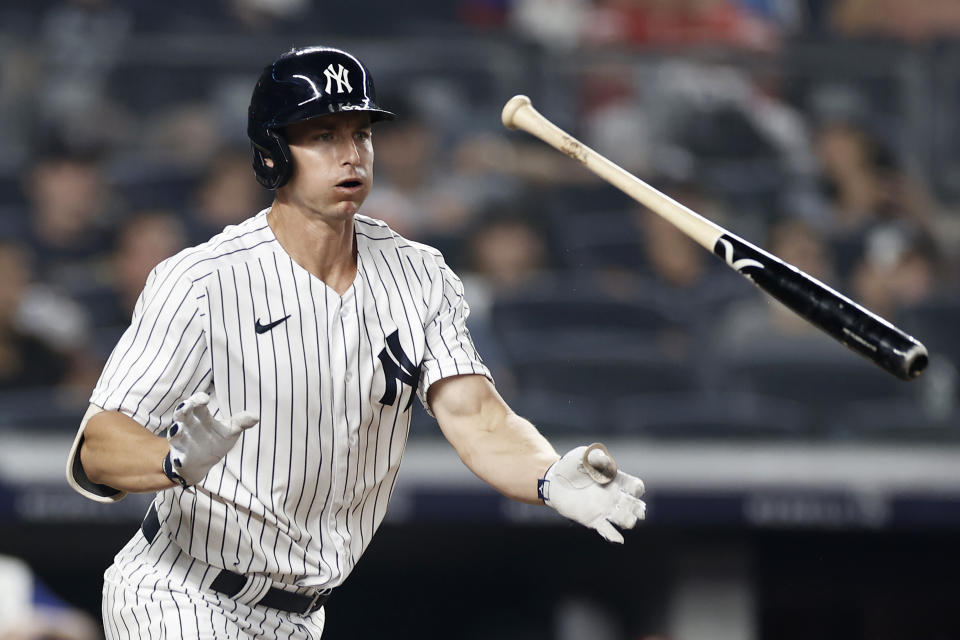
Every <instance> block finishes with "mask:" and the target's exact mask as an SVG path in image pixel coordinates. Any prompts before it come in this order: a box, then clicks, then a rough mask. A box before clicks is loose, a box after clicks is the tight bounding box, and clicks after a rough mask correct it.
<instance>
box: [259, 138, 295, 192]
mask: <svg viewBox="0 0 960 640" xmlns="http://www.w3.org/2000/svg"><path fill="white" fill-rule="evenodd" d="M264 134H265V135H263V136H258V138H259V140H258V141H257V142H251V143H250V152H251V155H252V160H253V171H254V173H255V174H256V176H257V181H258V182H259V183H260V184H262V185H263V186H264V187H266V188H267V189H270V190H271V191H273V190H276V189H279V188H280V187H282V186H283V185H285V184H286V183H287V181H288V180H289V179H290V175H291V174H292V173H293V158H292V157H291V155H290V147H289V146H288V145H287V141H286V140H285V139H284V138H283V136H281V135H278V134H277V133H275V132H274V131H271V130H269V129H267V130H266V131H264ZM267 159H270V160H272V161H273V166H272V167H271V166H270V165H269V164H267Z"/></svg>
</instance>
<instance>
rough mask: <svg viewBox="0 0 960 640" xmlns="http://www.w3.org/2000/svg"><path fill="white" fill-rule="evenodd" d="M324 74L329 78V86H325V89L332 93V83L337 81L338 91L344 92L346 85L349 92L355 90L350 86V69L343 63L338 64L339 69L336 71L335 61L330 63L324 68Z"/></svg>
mask: <svg viewBox="0 0 960 640" xmlns="http://www.w3.org/2000/svg"><path fill="white" fill-rule="evenodd" d="M323 75H324V76H326V78H327V86H326V87H324V91H326V92H327V93H330V83H331V82H336V83H337V93H343V91H344V89H343V88H344V87H346V88H347V89H346V90H347V92H348V93H349V92H350V91H353V87H351V86H350V78H349V76H350V70H349V69H347V68H346V67H344V66H343V65H342V64H338V65H337V70H336V71H334V69H333V63H331V64H328V65H327V68H326V69H324V70H323Z"/></svg>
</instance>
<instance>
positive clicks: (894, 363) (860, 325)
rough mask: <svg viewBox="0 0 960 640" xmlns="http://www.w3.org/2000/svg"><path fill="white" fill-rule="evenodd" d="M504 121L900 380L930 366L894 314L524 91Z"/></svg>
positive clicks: (920, 346)
mask: <svg viewBox="0 0 960 640" xmlns="http://www.w3.org/2000/svg"><path fill="white" fill-rule="evenodd" d="M501 117H502V120H503V124H504V126H505V127H507V128H508V129H522V130H523V131H526V132H527V133H529V134H531V135H533V136H535V137H537V138H540V139H541V140H543V141H544V142H546V143H547V144H549V145H550V146H552V147H554V148H555V149H557V150H558V151H561V152H563V153H565V154H566V155H568V156H570V157H571V158H573V159H574V160H578V161H580V162H581V163H583V164H584V165H585V166H586V167H587V168H588V169H589V170H590V171H592V172H593V173H595V174H597V175H598V176H600V177H601V178H603V179H604V180H606V181H607V182H609V183H610V184H612V185H613V186H615V187H617V188H618V189H620V190H621V191H623V192H624V193H626V194H627V195H628V196H630V197H631V198H633V199H634V200H636V201H637V202H639V203H640V204H642V205H644V206H646V207H647V208H648V209H651V210H652V211H653V212H654V213H656V214H658V215H660V216H661V217H662V218H664V219H665V220H667V221H668V222H670V223H671V224H673V225H674V226H676V227H677V228H678V229H680V231H682V232H683V233H685V234H686V235H687V236H689V237H690V238H692V239H693V240H694V241H695V242H697V243H698V244H700V245H701V246H703V247H704V248H705V249H707V250H708V251H711V252H713V253H714V254H716V255H717V256H719V257H720V258H722V259H723V260H724V261H725V262H726V263H727V265H729V266H730V268H732V269H734V270H735V271H737V272H738V273H740V274H741V275H742V276H744V277H745V278H747V279H748V280H750V281H751V282H753V283H754V284H755V285H756V286H758V287H759V288H760V289H762V290H764V291H766V292H767V293H768V294H770V295H771V296H773V297H774V298H776V299H777V300H779V301H780V302H782V303H783V304H784V305H786V306H787V307H789V308H790V309H791V310H792V311H794V312H795V313H797V314H798V315H800V316H801V317H802V318H804V319H806V320H807V321H808V322H810V323H811V324H813V325H814V326H816V327H817V328H819V329H821V330H823V331H824V332H826V333H827V334H828V335H830V336H831V337H833V338H834V339H836V340H838V341H839V342H840V343H842V344H843V345H845V346H846V347H848V348H849V349H851V350H852V351H855V352H857V353H859V354H860V355H862V356H864V357H866V358H868V359H869V360H871V361H872V362H874V363H875V364H877V365H878V366H879V367H881V368H882V369H884V370H885V371H887V372H889V373H891V374H893V375H895V376H897V377H898V378H900V379H902V380H910V379H912V378H915V377H917V376H918V375H920V373H922V372H923V370H924V369H925V368H926V366H927V360H928V357H927V348H926V347H925V346H923V344H921V343H920V342H919V341H918V340H916V339H915V338H914V337H912V336H910V335H907V334H906V333H904V332H903V331H901V330H900V329H898V328H897V327H895V326H894V325H892V324H891V323H890V322H888V321H886V320H884V319H883V318H881V317H880V316H878V315H876V314H875V313H873V312H871V311H869V310H868V309H865V308H864V307H862V306H860V305H859V304H857V303H856V302H854V301H852V300H850V299H849V298H847V297H846V296H844V295H842V294H840V293H838V292H837V291H834V290H833V289H831V288H830V287H828V286H827V285H825V284H823V283H822V282H820V281H818V280H816V279H815V278H813V277H811V276H809V275H807V274H806V273H804V272H803V271H801V270H800V269H798V268H796V267H794V266H793V265H791V264H788V263H786V262H784V261H783V260H781V259H780V258H778V257H776V256H775V255H773V254H771V253H768V252H766V251H764V250H763V249H761V248H759V247H756V246H754V245H752V244H750V243H749V242H747V241H746V240H744V239H742V238H740V237H738V236H736V235H734V234H733V233H731V232H730V231H728V230H726V229H724V228H723V227H721V226H719V225H717V224H715V223H713V222H711V221H710V220H707V219H706V218H704V217H703V216H701V215H700V214H698V213H696V212H694V211H692V210H691V209H689V208H687V207H685V206H683V205H682V204H680V203H679V202H677V201H676V200H674V199H672V198H670V197H669V196H667V195H666V194H664V193H662V192H660V191H658V190H657V189H655V188H653V187H651V186H650V185H649V184H647V183H646V182H644V181H643V180H641V179H640V178H638V177H636V176H635V175H633V174H631V173H630V172H628V171H627V170H625V169H623V168H622V167H620V166H619V165H617V164H615V163H614V162H612V161H610V160H609V159H608V158H606V157H604V156H603V155H601V154H600V153H598V152H597V151H594V150H593V149H591V148H590V147H588V146H586V145H585V144H583V143H581V142H580V141H579V140H577V139H576V138H574V137H573V136H571V135H569V134H568V133H567V132H565V131H564V130H563V129H561V128H560V127H558V126H556V125H555V124H553V123H552V122H550V120H548V119H547V118H546V117H544V116H543V115H542V114H541V113H540V112H538V111H537V110H536V109H535V108H534V107H533V104H532V103H531V101H530V98H528V97H527V96H523V95H518V96H514V97H513V98H511V99H510V100H509V101H507V103H506V104H505V105H504V107H503V113H502V115H501Z"/></svg>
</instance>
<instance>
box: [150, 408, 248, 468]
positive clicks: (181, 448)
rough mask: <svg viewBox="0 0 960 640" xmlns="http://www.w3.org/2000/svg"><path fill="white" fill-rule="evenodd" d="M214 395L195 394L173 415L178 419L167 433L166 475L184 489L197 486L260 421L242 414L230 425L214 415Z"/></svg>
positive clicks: (244, 413)
mask: <svg viewBox="0 0 960 640" xmlns="http://www.w3.org/2000/svg"><path fill="white" fill-rule="evenodd" d="M208 402H210V396H208V395H207V394H205V393H203V392H202V391H201V392H199V393H195V394H193V395H192V396H190V397H189V398H188V399H187V400H186V401H185V402H183V403H181V404H180V406H179V407H177V409H176V411H174V412H173V417H174V419H175V420H176V422H175V423H174V425H173V426H172V427H170V429H169V430H168V431H167V441H168V442H169V443H170V453H168V454H167V456H166V457H165V458H164V459H163V472H164V473H165V474H166V475H167V477H168V478H170V479H171V480H173V481H174V482H176V483H177V484H179V485H180V486H181V487H188V486H191V485H195V484H197V483H198V482H200V481H201V480H203V478H204V477H205V476H206V475H207V473H208V472H209V471H210V468H211V467H212V466H213V465H215V464H217V463H218V462H220V460H222V459H223V457H224V456H225V455H227V452H228V451H230V449H232V448H233V445H235V444H236V443H237V440H238V439H239V438H240V434H242V433H243V432H244V431H245V430H246V429H249V428H250V427H252V426H253V425H255V424H257V423H258V422H259V421H260V420H259V419H258V418H257V417H256V416H255V415H253V414H252V413H250V412H249V411H241V412H240V413H238V414H236V415H235V416H233V417H232V418H230V420H229V421H228V422H227V423H223V422H220V421H219V420H216V419H214V417H213V416H211V415H210V410H209V409H208V408H207V403H208Z"/></svg>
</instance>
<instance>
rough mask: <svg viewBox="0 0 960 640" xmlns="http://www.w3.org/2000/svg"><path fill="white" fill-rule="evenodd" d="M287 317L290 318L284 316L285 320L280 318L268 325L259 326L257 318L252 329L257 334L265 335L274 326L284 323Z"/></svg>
mask: <svg viewBox="0 0 960 640" xmlns="http://www.w3.org/2000/svg"><path fill="white" fill-rule="evenodd" d="M289 317H290V316H286V317H285V318H280V319H279V320H274V321H273V322H271V323H270V324H260V319H259V318H257V323H256V325H255V326H254V329H256V330H257V333H266V332H267V331H270V329H273V328H274V327H275V326H277V325H278V324H282V323H284V322H286V320H287V318H289Z"/></svg>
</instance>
